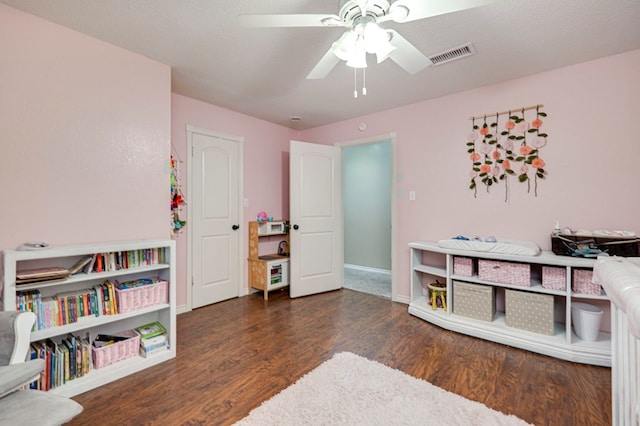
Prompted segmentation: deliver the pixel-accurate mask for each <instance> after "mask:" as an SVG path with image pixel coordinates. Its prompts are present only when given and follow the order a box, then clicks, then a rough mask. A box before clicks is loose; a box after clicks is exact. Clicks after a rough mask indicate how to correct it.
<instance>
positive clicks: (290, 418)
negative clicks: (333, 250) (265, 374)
mask: <svg viewBox="0 0 640 426" xmlns="http://www.w3.org/2000/svg"><path fill="white" fill-rule="evenodd" d="M527 424H528V423H526V422H524V421H523V420H521V419H520V418H518V417H516V416H513V415H505V414H503V413H500V412H499V411H495V410H492V409H490V408H488V407H486V406H485V405H483V404H481V403H479V402H475V401H471V400H468V399H466V398H463V397H461V396H460V395H456V394H454V393H451V392H447V391H445V390H444V389H441V388H439V387H437V386H434V385H432V384H431V383H429V382H427V381H425V380H421V379H417V378H415V377H412V376H409V375H408V374H405V373H403V372H402V371H399V370H394V369H393V368H390V367H387V366H385V365H383V364H380V363H378V362H376V361H370V360H368V359H366V358H362V357H360V356H358V355H355V354H352V353H349V352H341V353H338V354H335V355H334V356H333V357H332V358H331V359H330V360H328V361H326V362H324V363H323V364H321V365H320V366H318V367H317V368H316V369H314V370H313V371H311V372H309V373H307V374H306V375H304V376H303V377H301V378H300V379H299V380H298V381H297V382H296V383H294V384H293V385H291V386H289V387H288V388H286V389H284V390H283V391H282V392H280V393H279V394H277V395H275V396H274V397H273V398H271V399H269V400H268V401H266V402H263V403H262V405H260V406H259V407H257V408H256V409H254V410H253V411H251V412H250V413H249V415H248V416H247V417H245V418H244V419H242V420H241V421H239V422H238V423H236V425H238V426H247V425H252V426H253V425H278V426H284V425H292V426H293V425H296V426H298V425H368V426H370V425H385V426H387V425H460V426H469V425H483V426H484V425H491V426H496V425H505V426H507V425H508V426H511V425H514V426H516V425H518V426H521V425H527Z"/></svg>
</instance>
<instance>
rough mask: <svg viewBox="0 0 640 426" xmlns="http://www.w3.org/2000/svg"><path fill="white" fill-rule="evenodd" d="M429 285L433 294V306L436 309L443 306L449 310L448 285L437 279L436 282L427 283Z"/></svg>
mask: <svg viewBox="0 0 640 426" xmlns="http://www.w3.org/2000/svg"><path fill="white" fill-rule="evenodd" d="M427 287H429V293H430V296H431V298H430V299H431V308H432V309H433V310H436V309H438V308H442V309H444V310H445V311H446V310H447V285H446V284H442V283H440V282H439V281H438V280H436V282H435V283H430V284H428V285H427Z"/></svg>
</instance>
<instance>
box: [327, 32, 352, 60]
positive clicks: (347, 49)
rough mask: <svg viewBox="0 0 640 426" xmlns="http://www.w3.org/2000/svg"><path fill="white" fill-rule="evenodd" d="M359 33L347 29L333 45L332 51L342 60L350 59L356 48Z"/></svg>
mask: <svg viewBox="0 0 640 426" xmlns="http://www.w3.org/2000/svg"><path fill="white" fill-rule="evenodd" d="M357 41H358V35H357V34H356V33H355V32H354V31H352V30H349V31H346V32H345V33H344V34H342V36H341V37H340V38H339V39H338V40H337V41H335V42H334V43H333V44H332V45H331V51H332V52H333V53H334V54H335V55H336V56H337V57H338V58H340V59H341V60H343V61H348V60H349V59H350V58H351V57H352V56H353V52H354V51H355V50H356V42H357Z"/></svg>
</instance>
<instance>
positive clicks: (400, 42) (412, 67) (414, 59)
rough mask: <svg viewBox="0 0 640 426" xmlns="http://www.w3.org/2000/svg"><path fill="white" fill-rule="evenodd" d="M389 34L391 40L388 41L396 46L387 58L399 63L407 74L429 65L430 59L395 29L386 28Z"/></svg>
mask: <svg viewBox="0 0 640 426" xmlns="http://www.w3.org/2000/svg"><path fill="white" fill-rule="evenodd" d="M387 31H388V32H389V33H390V34H391V40H389V42H390V43H391V44H392V45H394V46H395V47H396V49H395V50H394V51H393V52H391V54H390V55H389V58H391V60H393V61H394V62H395V63H396V64H398V65H400V66H401V67H402V68H404V69H405V71H407V72H408V73H409V74H415V73H417V72H418V71H422V70H423V69H425V68H426V67H428V66H429V65H431V61H430V60H429V58H427V57H426V56H424V55H423V54H422V52H420V51H419V50H418V49H417V48H416V47H415V46H414V45H413V44H411V43H409V41H408V40H407V39H406V38H404V37H402V36H401V35H400V34H398V32H397V31H394V30H387Z"/></svg>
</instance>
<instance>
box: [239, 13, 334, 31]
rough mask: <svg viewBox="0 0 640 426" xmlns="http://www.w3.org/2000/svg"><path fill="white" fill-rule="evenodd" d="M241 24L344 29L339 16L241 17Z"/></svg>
mask: <svg viewBox="0 0 640 426" xmlns="http://www.w3.org/2000/svg"><path fill="white" fill-rule="evenodd" d="M238 19H239V20H240V24H241V25H244V26H245V27H263V28H269V27H272V28H278V27H344V26H346V24H345V23H344V22H343V21H342V20H341V19H340V17H339V16H338V15H331V14H329V15H323V14H308V15H305V14H293V15H291V14H290V15H266V14H265V15H240V16H239V17H238Z"/></svg>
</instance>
